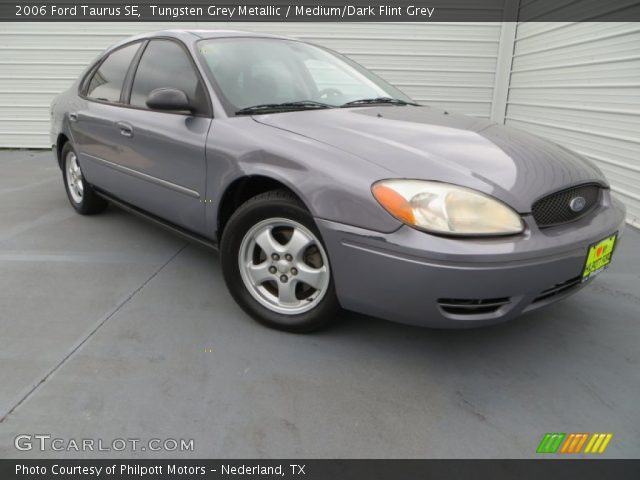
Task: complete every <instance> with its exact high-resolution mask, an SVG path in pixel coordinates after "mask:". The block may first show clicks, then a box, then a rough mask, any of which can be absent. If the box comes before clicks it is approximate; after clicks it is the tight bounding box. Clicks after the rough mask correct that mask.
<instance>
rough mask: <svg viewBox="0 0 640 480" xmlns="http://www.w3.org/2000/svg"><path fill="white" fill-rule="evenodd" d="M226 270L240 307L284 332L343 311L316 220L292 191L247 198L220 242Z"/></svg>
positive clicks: (315, 325)
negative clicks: (340, 310) (337, 297)
mask: <svg viewBox="0 0 640 480" xmlns="http://www.w3.org/2000/svg"><path fill="white" fill-rule="evenodd" d="M220 250H221V257H222V270H223V274H224V278H225V282H226V283H227V287H228V288H229V290H230V292H231V294H232V295H233V297H234V298H235V300H236V301H237V302H238V304H239V305H240V306H241V307H242V308H243V309H244V310H245V311H246V312H247V313H249V314H250V315H251V316H252V317H254V318H255V319H256V320H258V321H259V322H261V323H263V324H265V325H267V326H269V327H272V328H276V329H279V330H286V331H290V332H309V331H313V330H317V329H320V328H323V327H325V326H327V325H328V324H330V323H331V322H332V321H333V319H334V317H335V314H336V313H337V310H338V302H337V299H336V295H335V291H334V286H333V279H332V276H331V266H330V264H329V257H328V256H327V252H326V250H325V248H324V245H323V244H322V241H321V239H320V234H319V232H318V230H317V228H316V226H315V224H314V222H313V219H312V217H311V215H310V214H309V212H308V211H307V210H306V209H305V208H304V206H303V205H302V204H301V203H300V202H299V201H298V200H297V199H296V198H295V197H294V196H293V195H292V194H290V193H289V192H287V191H284V190H275V191H271V192H266V193H263V194H261V195H258V196H257V197H254V198H252V199H250V200H248V201H247V202H246V203H245V204H243V205H242V206H241V207H240V208H239V209H238V210H237V211H236V212H235V213H234V215H233V216H232V217H231V219H230V220H229V222H228V224H227V225H226V227H225V230H224V234H223V237H222V242H221V248H220Z"/></svg>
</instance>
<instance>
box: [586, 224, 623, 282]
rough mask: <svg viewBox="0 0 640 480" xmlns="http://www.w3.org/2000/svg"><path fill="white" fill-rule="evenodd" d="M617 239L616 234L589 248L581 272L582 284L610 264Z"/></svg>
mask: <svg viewBox="0 0 640 480" xmlns="http://www.w3.org/2000/svg"><path fill="white" fill-rule="evenodd" d="M617 238H618V233H617V232H616V233H614V234H613V235H611V236H610V237H607V238H605V239H604V240H600V241H599V242H596V243H594V244H592V245H591V246H590V247H589V253H587V261H586V262H585V264H584V270H583V271H582V281H583V282H584V281H585V280H588V279H589V278H591V277H593V276H594V275H597V274H598V273H600V272H601V271H602V270H604V269H605V268H606V267H607V265H609V264H610V263H611V255H613V249H614V248H615V246H616V240H617Z"/></svg>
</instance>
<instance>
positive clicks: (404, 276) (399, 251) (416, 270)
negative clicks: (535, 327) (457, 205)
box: [316, 191, 625, 328]
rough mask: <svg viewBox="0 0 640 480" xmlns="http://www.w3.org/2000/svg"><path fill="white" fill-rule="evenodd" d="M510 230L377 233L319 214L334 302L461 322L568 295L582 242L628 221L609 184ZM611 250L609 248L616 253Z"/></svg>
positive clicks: (581, 259)
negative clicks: (576, 203) (594, 195)
mask: <svg viewBox="0 0 640 480" xmlns="http://www.w3.org/2000/svg"><path fill="white" fill-rule="evenodd" d="M523 218H524V220H525V222H526V224H527V228H526V231H525V232H524V233H522V234H521V235H518V236H513V237H501V238H491V239H482V238H467V239H456V238H447V237H440V236H434V235H429V234H427V233H423V232H420V231H417V230H415V229H413V228H410V227H407V226H402V227H400V228H399V229H398V230H396V231H395V232H393V233H389V234H387V233H379V232H374V231H370V230H365V229H361V228H357V227H351V226H348V225H344V224H339V223H335V222H331V221H327V220H322V219H316V223H317V225H318V228H319V229H320V232H321V234H322V238H323V240H324V242H325V244H326V247H327V250H328V254H329V259H330V262H331V268H332V271H333V276H334V282H335V286H336V292H337V295H338V300H339V301H340V304H341V305H342V306H343V307H344V308H346V309H348V310H353V311H356V312H360V313H364V314H367V315H372V316H375V317H381V318H385V319H388V320H393V321H397V322H401V323H408V324H413V325H421V326H430V327H439V328H465V327H475V326H480V325H488V324H493V323H500V322H504V321H507V320H510V319H512V318H514V317H516V316H518V315H519V314H521V313H523V312H526V311H530V310H533V309H536V308H539V307H542V306H545V305H548V304H549V303H552V302H554V301H556V300H559V299H561V298H564V297H566V296H568V295H570V294H572V293H574V292H576V291H577V290H579V289H580V288H582V287H583V286H585V285H587V284H588V283H590V281H587V282H584V283H583V282H581V281H580V280H581V274H582V270H583V267H584V263H585V259H586V255H587V249H588V247H589V245H591V244H592V243H594V242H596V241H598V240H601V239H603V238H605V237H606V236H608V235H610V234H612V233H614V232H618V235H619V236H620V235H621V234H622V230H623V228H624V219H625V207H624V205H622V203H620V202H619V201H617V200H615V199H613V198H611V196H610V194H609V191H606V193H605V195H604V199H603V202H602V204H601V206H600V207H599V208H598V210H596V211H594V212H593V213H592V214H590V215H588V216H587V217H586V218H582V219H580V220H578V221H575V222H572V223H568V224H565V225H562V226H558V227H552V228H548V229H546V230H539V229H538V228H537V227H536V225H535V223H534V222H533V219H532V218H531V217H530V216H524V217H523ZM614 258H615V254H614Z"/></svg>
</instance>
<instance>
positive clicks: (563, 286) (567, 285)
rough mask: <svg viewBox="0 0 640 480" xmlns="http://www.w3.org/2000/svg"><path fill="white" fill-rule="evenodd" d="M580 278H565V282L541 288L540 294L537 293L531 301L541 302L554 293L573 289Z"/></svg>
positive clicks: (553, 295)
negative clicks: (544, 288)
mask: <svg viewBox="0 0 640 480" xmlns="http://www.w3.org/2000/svg"><path fill="white" fill-rule="evenodd" d="M580 280H581V277H574V278H571V279H569V280H567V281H566V282H562V283H558V284H557V285H554V286H553V287H549V288H547V289H546V290H543V291H542V292H540V295H538V296H537V297H536V298H535V299H534V300H533V302H531V303H537V302H541V301H543V300H547V299H549V298H551V297H555V296H556V295H560V294H562V293H566V292H568V291H570V290H573V289H574V288H575V287H577V286H578V285H579V284H580Z"/></svg>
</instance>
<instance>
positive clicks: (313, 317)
mask: <svg viewBox="0 0 640 480" xmlns="http://www.w3.org/2000/svg"><path fill="white" fill-rule="evenodd" d="M261 197H263V196H259V197H258V198H255V199H252V200H250V201H248V202H247V203H246V204H244V205H243V206H241V207H240V208H239V209H238V210H237V211H236V213H235V214H234V215H233V216H232V217H231V219H230V220H229V222H228V224H227V225H226V227H225V230H224V234H223V236H222V242H221V245H220V253H221V264H222V273H223V275H224V279H225V282H226V284H227V287H228V289H229V291H230V292H231V295H232V296H233V297H234V299H235V300H236V302H237V303H238V304H239V305H240V306H241V307H242V309H243V310H244V311H245V312H247V313H248V314H249V315H251V316H252V317H253V318H254V319H256V320H257V321H259V322H260V323H262V324H264V325H266V326H268V327H271V328H276V329H278V330H285V331H289V332H296V333H304V332H310V331H314V330H318V329H320V328H323V327H325V326H327V325H329V324H330V323H331V322H332V321H333V320H334V317H335V314H336V313H337V310H338V302H337V299H336V294H335V288H334V282H333V274H332V273H331V278H330V282H329V286H328V290H327V292H326V293H325V295H324V296H323V298H322V299H321V300H320V301H319V302H318V304H317V305H316V306H315V307H314V308H313V309H311V310H309V311H307V312H304V313H301V314H298V315H284V314H281V313H277V312H273V311H271V310H269V309H268V308H266V307H264V306H263V305H261V304H260V303H259V302H258V301H256V299H255V298H253V296H252V295H251V293H249V291H248V290H247V287H246V286H245V284H244V281H243V280H242V276H241V274H240V267H239V265H238V254H239V250H240V244H241V243H242V240H243V238H244V236H245V235H246V233H247V232H248V231H249V229H251V227H253V226H254V225H256V224H257V223H259V222H261V221H263V220H266V219H269V218H287V219H290V220H294V221H296V222H298V223H300V224H302V225H304V226H305V227H306V228H308V229H309V230H310V231H311V232H312V233H313V234H314V235H315V236H316V238H317V239H318V240H319V241H320V242H321V243H322V247H323V248H324V250H325V252H327V249H326V246H325V245H324V242H322V237H321V236H320V232H319V231H318V228H317V227H316V225H315V223H314V222H313V218H312V217H311V215H310V214H309V213H308V212H307V210H306V209H305V208H304V206H303V205H301V204H300V203H299V202H297V201H295V200H293V199H288V198H286V197H285V198H278V197H274V196H272V197H271V198H269V196H264V197H263V198H261ZM327 257H328V253H327ZM329 271H330V272H332V271H333V270H332V269H331V264H330V263H329Z"/></svg>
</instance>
